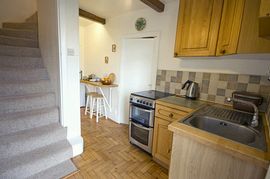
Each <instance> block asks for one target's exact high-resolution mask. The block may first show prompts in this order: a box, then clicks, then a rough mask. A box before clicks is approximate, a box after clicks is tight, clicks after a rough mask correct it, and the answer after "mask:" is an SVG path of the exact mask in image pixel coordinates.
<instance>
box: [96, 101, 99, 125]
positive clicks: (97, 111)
mask: <svg viewBox="0 0 270 179" xmlns="http://www.w3.org/2000/svg"><path fill="white" fill-rule="evenodd" d="M98 113H99V99H97V110H96V122H98Z"/></svg>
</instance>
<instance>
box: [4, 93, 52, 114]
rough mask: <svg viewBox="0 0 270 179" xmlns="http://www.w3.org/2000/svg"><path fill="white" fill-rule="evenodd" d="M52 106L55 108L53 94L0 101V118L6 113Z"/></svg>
mask: <svg viewBox="0 0 270 179" xmlns="http://www.w3.org/2000/svg"><path fill="white" fill-rule="evenodd" d="M52 106H55V96H54V94H48V95H44V96H37V97H31V98H30V97H27V98H22V99H20V98H18V99H13V100H0V116H1V115H5V114H7V113H14V112H20V111H27V110H34V109H41V108H48V107H52Z"/></svg>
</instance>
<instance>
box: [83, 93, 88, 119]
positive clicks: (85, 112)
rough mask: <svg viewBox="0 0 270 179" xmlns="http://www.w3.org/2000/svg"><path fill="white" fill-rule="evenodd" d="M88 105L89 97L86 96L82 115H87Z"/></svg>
mask: <svg viewBox="0 0 270 179" xmlns="http://www.w3.org/2000/svg"><path fill="white" fill-rule="evenodd" d="M88 103H89V96H87V99H86V104H85V111H84V115H86V114H87V106H88Z"/></svg>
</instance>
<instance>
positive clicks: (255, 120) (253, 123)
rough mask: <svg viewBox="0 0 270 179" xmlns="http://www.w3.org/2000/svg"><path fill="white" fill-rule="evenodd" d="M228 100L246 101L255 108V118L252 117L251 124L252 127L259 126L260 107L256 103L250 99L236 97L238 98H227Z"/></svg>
mask: <svg viewBox="0 0 270 179" xmlns="http://www.w3.org/2000/svg"><path fill="white" fill-rule="evenodd" d="M226 100H227V101H228V102H231V101H235V102H239V103H244V104H247V105H250V106H252V107H253V109H254V114H253V118H252V121H251V124H250V126H251V127H257V126H258V124H259V123H258V119H259V109H258V107H257V106H256V105H255V104H254V103H252V102H249V101H244V100H241V99H236V98H227V99H226Z"/></svg>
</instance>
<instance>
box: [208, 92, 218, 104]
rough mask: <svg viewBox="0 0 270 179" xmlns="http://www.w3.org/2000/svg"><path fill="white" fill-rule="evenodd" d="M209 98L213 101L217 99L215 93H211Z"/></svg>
mask: <svg viewBox="0 0 270 179" xmlns="http://www.w3.org/2000/svg"><path fill="white" fill-rule="evenodd" d="M207 100H208V101H212V102H213V101H215V100H216V96H215V95H212V94H209V95H208V97H207Z"/></svg>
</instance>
